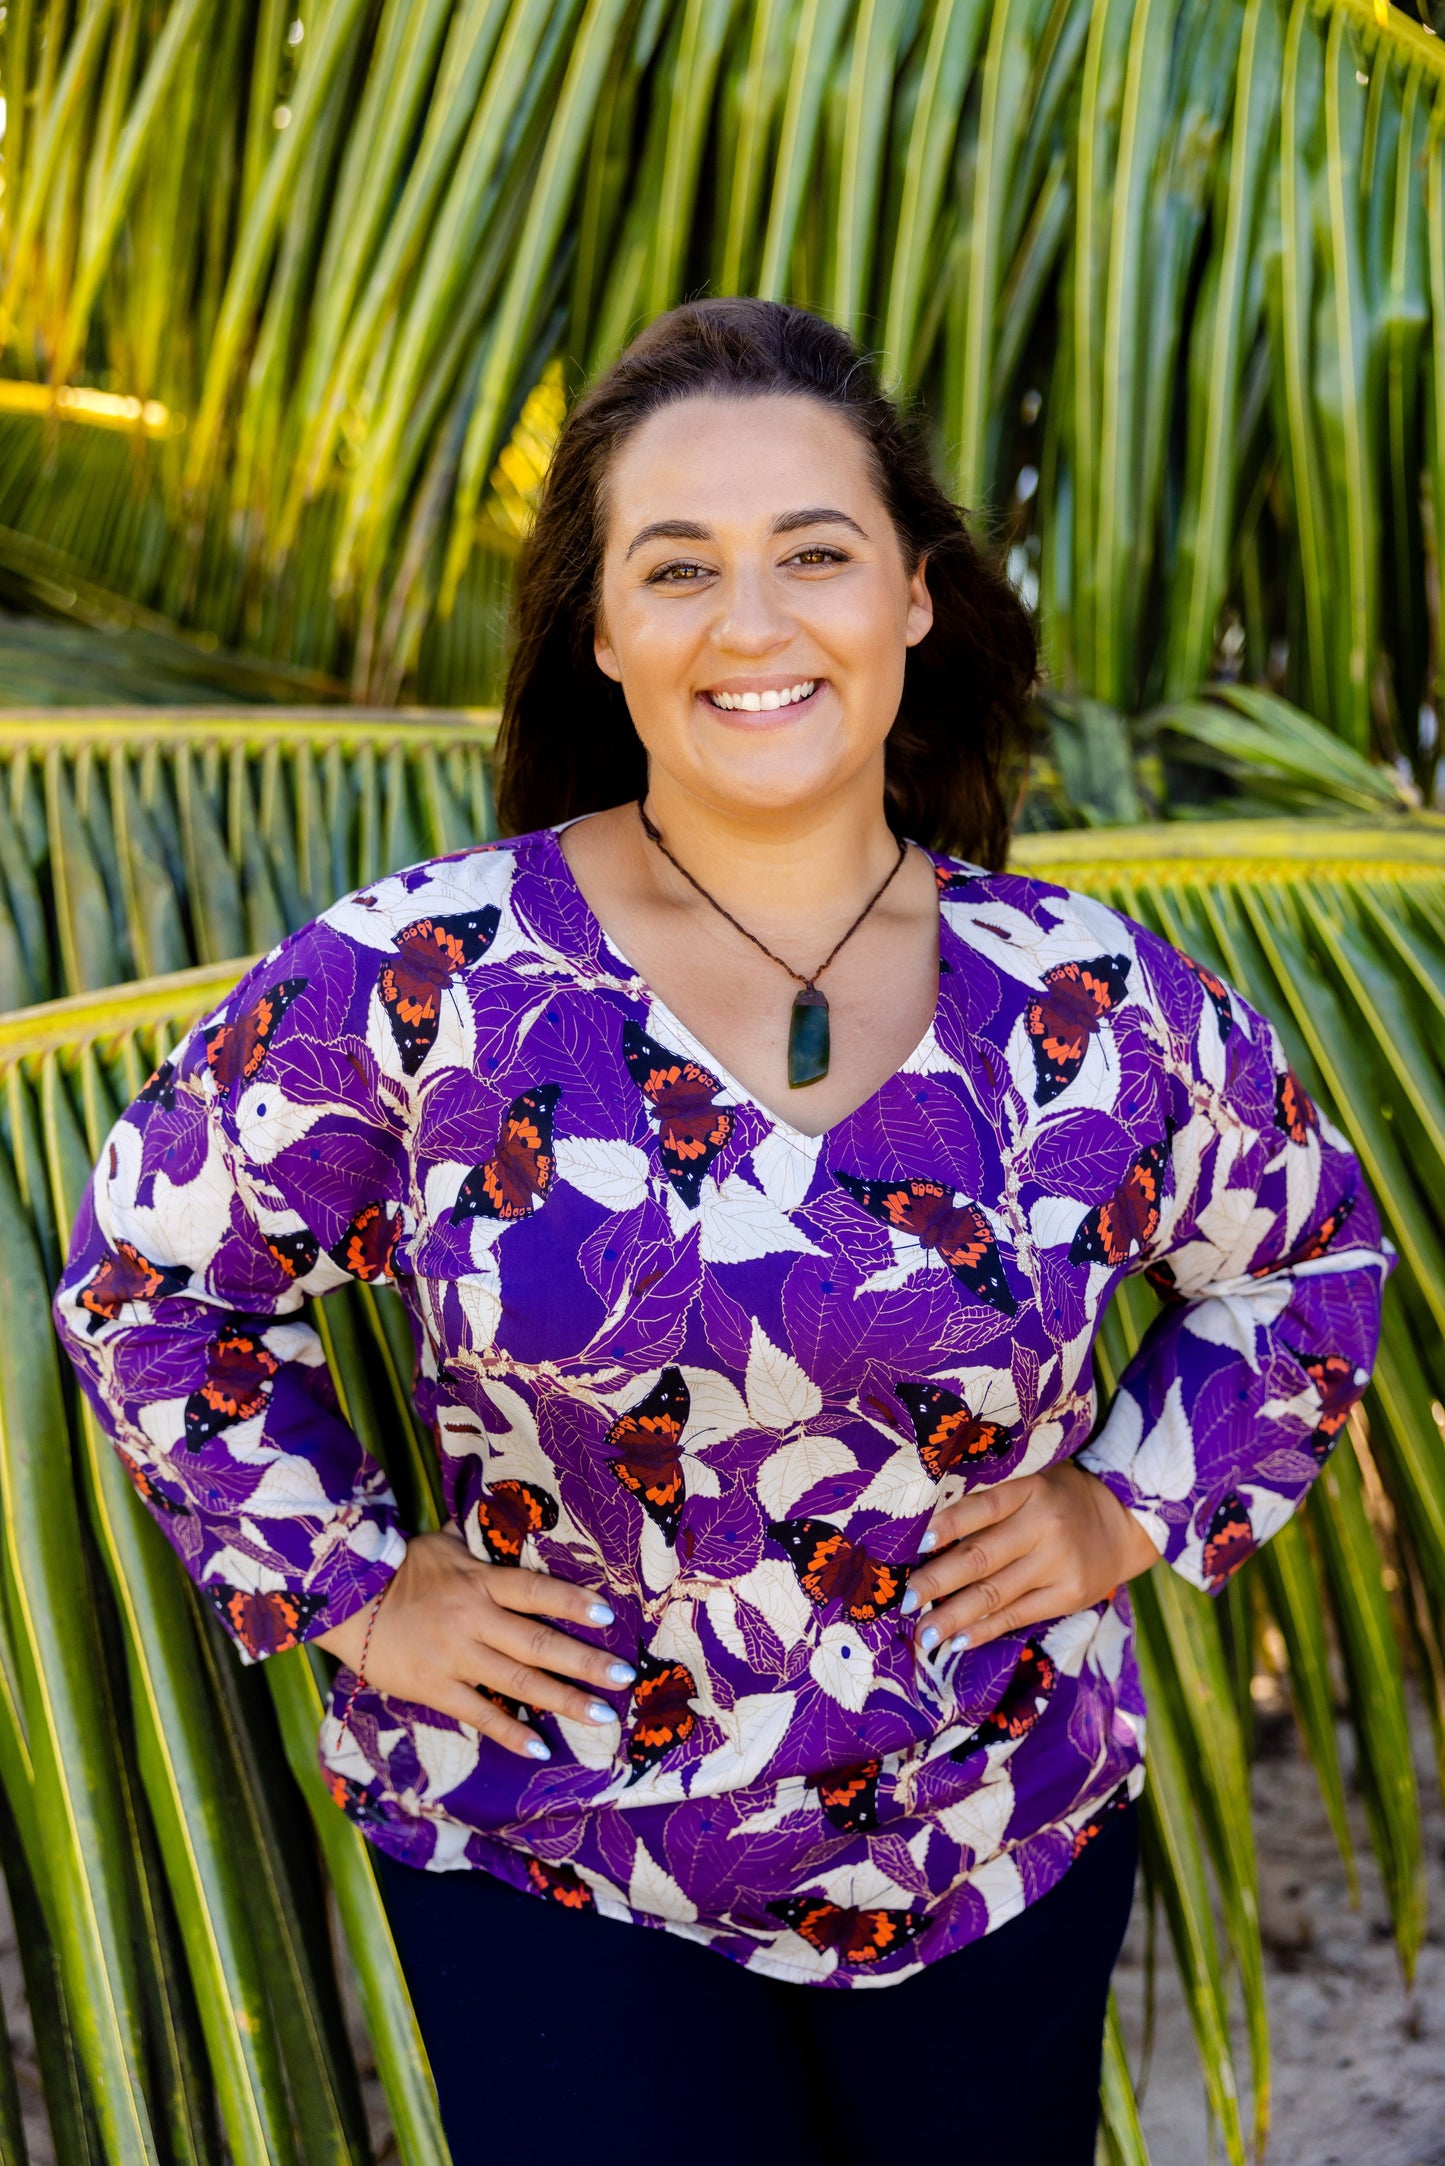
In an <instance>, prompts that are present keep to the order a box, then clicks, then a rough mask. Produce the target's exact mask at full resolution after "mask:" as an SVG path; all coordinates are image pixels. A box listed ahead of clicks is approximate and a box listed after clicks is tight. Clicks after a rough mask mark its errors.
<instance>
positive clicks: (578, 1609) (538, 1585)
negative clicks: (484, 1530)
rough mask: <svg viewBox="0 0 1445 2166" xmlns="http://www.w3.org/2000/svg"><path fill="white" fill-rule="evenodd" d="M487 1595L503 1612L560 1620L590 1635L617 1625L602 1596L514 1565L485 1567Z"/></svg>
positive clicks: (613, 1613)
mask: <svg viewBox="0 0 1445 2166" xmlns="http://www.w3.org/2000/svg"><path fill="white" fill-rule="evenodd" d="M485 1570H486V1587H487V1592H488V1594H489V1595H490V1596H491V1598H492V1600H493V1601H494V1602H496V1603H498V1604H499V1605H500V1606H501V1607H502V1608H503V1609H512V1610H522V1611H525V1612H526V1613H527V1614H528V1615H531V1616H541V1617H560V1618H561V1619H562V1620H563V1621H564V1622H565V1623H567V1624H574V1625H581V1626H583V1627H585V1628H588V1629H590V1630H592V1631H606V1629H607V1627H608V1626H609V1625H614V1624H616V1622H617V1613H616V1611H615V1610H614V1609H613V1607H612V1604H611V1602H610V1600H609V1599H608V1597H607V1596H606V1595H605V1594H598V1593H597V1592H596V1591H595V1589H593V1588H591V1587H579V1586H578V1585H577V1584H576V1582H575V1581H573V1580H570V1579H558V1578H557V1577H556V1576H555V1575H554V1574H553V1573H551V1572H531V1571H527V1570H525V1569H524V1568H523V1567H522V1566H521V1565H516V1564H493V1565H488V1566H487V1567H485Z"/></svg>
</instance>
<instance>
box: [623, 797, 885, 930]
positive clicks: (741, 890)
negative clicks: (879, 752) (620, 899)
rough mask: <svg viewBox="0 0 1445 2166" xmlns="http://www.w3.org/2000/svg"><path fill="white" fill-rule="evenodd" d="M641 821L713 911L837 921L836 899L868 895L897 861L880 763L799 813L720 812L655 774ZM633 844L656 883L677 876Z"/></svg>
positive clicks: (645, 845) (650, 851)
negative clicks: (717, 905)
mask: <svg viewBox="0 0 1445 2166" xmlns="http://www.w3.org/2000/svg"><path fill="white" fill-rule="evenodd" d="M644 803H645V806H646V810H647V815H648V817H649V819H650V820H651V821H652V824H653V826H654V827H656V828H657V830H658V832H659V833H660V834H661V836H662V839H663V841H664V842H665V843H666V844H667V847H668V849H669V850H670V851H671V852H672V854H673V856H674V857H675V858H676V859H677V860H678V862H679V863H680V864H682V865H685V866H686V868H687V870H688V872H689V873H691V875H692V877H693V879H694V880H696V881H698V882H699V883H700V884H701V885H702V886H703V887H705V888H707V889H708V890H709V891H710V893H712V894H713V895H715V896H716V897H717V899H718V900H719V901H720V902H724V903H726V904H727V905H728V907H729V908H730V909H735V910H736V911H737V912H738V914H739V915H740V916H741V915H743V914H744V912H745V911H751V913H752V915H753V917H754V918H757V917H758V916H760V915H765V916H771V915H773V914H775V913H776V914H777V915H778V916H781V917H785V918H790V919H795V920H800V921H802V922H807V921H808V920H809V919H813V918H817V917H820V916H831V915H834V914H836V912H837V909H838V904H839V900H840V898H842V897H847V896H853V895H855V894H856V895H858V896H860V897H861V896H863V895H866V894H867V893H868V892H870V891H871V890H872V889H873V888H875V887H876V886H877V885H878V883H879V881H880V880H882V879H883V877H884V876H885V874H886V873H887V872H888V871H889V870H890V869H891V867H892V866H893V864H894V862H895V860H896V859H897V856H898V842H897V838H896V837H895V835H894V834H893V831H892V829H891V828H890V827H889V825H888V822H887V819H886V818H885V816H884V811H883V764H882V760H881V758H880V759H879V761H878V763H877V772H876V774H874V773H873V772H872V771H871V770H870V772H869V773H868V774H867V775H865V776H863V777H857V778H854V779H853V780H852V782H851V783H850V785H849V786H848V787H847V788H846V789H844V790H840V791H838V792H837V793H835V794H834V795H831V796H829V797H826V798H821V799H811V800H810V801H809V802H808V803H807V804H806V805H801V806H799V805H789V806H786V807H783V808H773V807H762V808H757V807H751V806H743V807H736V808H734V807H720V806H717V805H713V804H709V803H706V802H705V801H703V800H702V799H699V798H697V797H694V796H693V795H692V794H691V793H690V792H688V791H687V790H684V789H682V788H680V787H679V786H678V785H677V784H676V783H675V782H673V781H672V780H671V778H670V777H668V776H667V775H664V774H660V773H656V772H654V774H653V776H652V778H651V780H650V782H649V786H648V791H647V796H646V798H645V800H644ZM637 836H638V842H639V845H640V847H641V849H642V850H644V851H645V852H646V854H647V858H648V861H649V865H650V871H651V875H652V877H653V879H654V880H655V881H657V883H658V884H660V885H664V886H670V884H671V882H673V881H675V880H676V878H677V875H676V874H675V873H674V872H673V870H672V867H671V866H670V865H668V864H667V862H666V860H665V859H664V858H662V856H661V853H660V852H658V851H657V850H655V849H654V848H653V847H652V845H651V844H650V843H649V842H648V841H647V839H646V837H645V835H644V834H643V830H642V827H641V823H640V822H639V824H638V828H637Z"/></svg>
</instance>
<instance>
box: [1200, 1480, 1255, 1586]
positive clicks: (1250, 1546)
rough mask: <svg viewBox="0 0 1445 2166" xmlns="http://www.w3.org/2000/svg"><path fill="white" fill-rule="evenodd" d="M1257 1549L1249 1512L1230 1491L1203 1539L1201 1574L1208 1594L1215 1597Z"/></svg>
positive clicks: (1233, 1492)
mask: <svg viewBox="0 0 1445 2166" xmlns="http://www.w3.org/2000/svg"><path fill="white" fill-rule="evenodd" d="M1258 1547H1259V1544H1258V1543H1257V1542H1256V1540H1255V1538H1254V1528H1253V1527H1252V1526H1251V1524H1250V1518H1249V1509H1248V1507H1247V1505H1246V1504H1245V1502H1244V1499H1243V1498H1242V1497H1241V1496H1240V1494H1239V1492H1238V1491H1237V1490H1235V1489H1231V1490H1230V1492H1229V1494H1228V1496H1227V1497H1225V1498H1224V1500H1223V1502H1222V1503H1221V1504H1220V1505H1219V1506H1218V1507H1217V1509H1216V1510H1215V1512H1214V1514H1213V1516H1212V1517H1211V1519H1210V1522H1209V1532H1208V1533H1207V1534H1206V1535H1205V1537H1204V1560H1203V1570H1204V1577H1205V1578H1206V1579H1207V1580H1208V1582H1209V1591H1210V1593H1211V1594H1217V1593H1218V1592H1219V1590H1220V1588H1221V1587H1222V1586H1223V1585H1224V1582H1225V1581H1226V1580H1227V1579H1228V1577H1229V1575H1230V1573H1231V1572H1233V1571H1234V1570H1235V1569H1236V1568H1237V1567H1238V1566H1239V1565H1241V1564H1243V1562H1244V1560H1245V1558H1246V1557H1249V1556H1252V1555H1253V1553H1254V1551H1255V1550H1256V1549H1257V1548H1258Z"/></svg>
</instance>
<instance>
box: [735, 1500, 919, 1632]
mask: <svg viewBox="0 0 1445 2166" xmlns="http://www.w3.org/2000/svg"><path fill="white" fill-rule="evenodd" d="M768 1534H769V1536H770V1538H771V1539H772V1540H773V1541H775V1542H776V1543H777V1544H778V1545H779V1547H780V1548H782V1549H785V1550H786V1551H787V1553H788V1556H789V1557H790V1559H791V1560H792V1566H793V1570H794V1571H795V1572H796V1573H797V1575H798V1584H799V1585H800V1586H801V1588H802V1590H803V1592H804V1594H805V1595H806V1596H807V1597H808V1600H809V1601H810V1602H812V1603H815V1604H816V1606H817V1607H818V1608H819V1609H826V1608H827V1607H828V1606H829V1604H830V1603H833V1602H837V1603H840V1604H841V1605H842V1608H843V1611H844V1614H845V1615H846V1616H848V1617H851V1618H852V1620H853V1622H854V1624H871V1623H872V1622H873V1620H874V1618H875V1617H881V1616H882V1615H883V1613H884V1611H885V1610H890V1609H896V1608H897V1607H898V1604H899V1603H900V1602H901V1601H902V1600H903V1590H904V1588H905V1587H906V1586H907V1584H908V1568H907V1566H906V1565H899V1564H881V1563H880V1562H879V1560H878V1559H877V1558H876V1557H870V1556H869V1554H868V1551H867V1550H866V1549H865V1548H864V1547H863V1544H862V1543H861V1542H850V1541H849V1540H848V1537H847V1536H846V1535H845V1534H844V1533H843V1532H842V1530H841V1529H840V1528H838V1527H835V1526H833V1525H831V1524H830V1522H829V1521H828V1520H826V1519H773V1520H770V1521H769V1522H768Z"/></svg>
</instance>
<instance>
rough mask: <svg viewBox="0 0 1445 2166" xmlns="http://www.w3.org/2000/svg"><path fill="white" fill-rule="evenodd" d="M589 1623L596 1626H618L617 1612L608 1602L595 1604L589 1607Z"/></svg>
mask: <svg viewBox="0 0 1445 2166" xmlns="http://www.w3.org/2000/svg"><path fill="white" fill-rule="evenodd" d="M587 1622H588V1624H596V1625H610V1624H616V1622H617V1612H616V1611H615V1610H614V1609H612V1608H611V1607H610V1606H609V1605H608V1604H607V1603H606V1602H593V1603H591V1604H590V1605H589V1607H588V1611H587Z"/></svg>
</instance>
